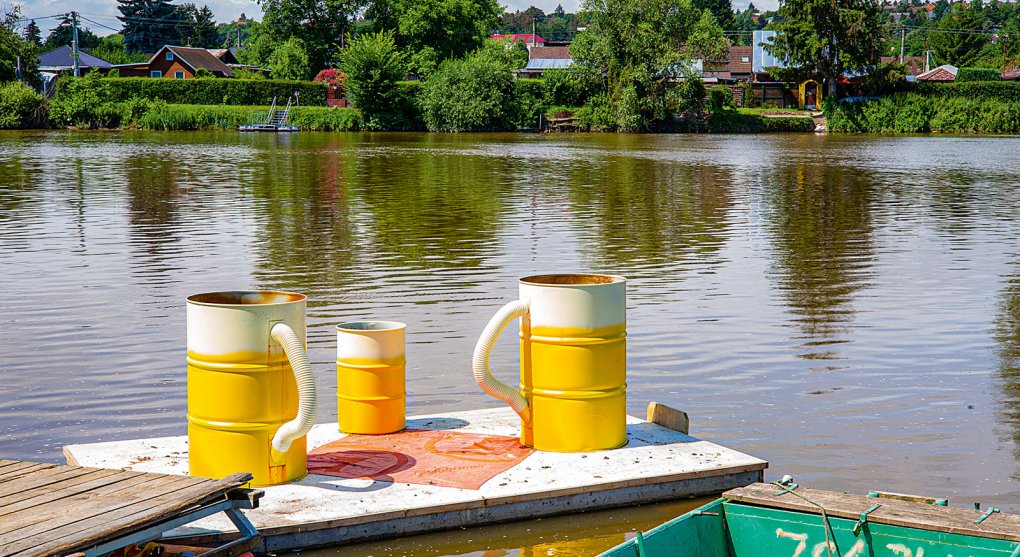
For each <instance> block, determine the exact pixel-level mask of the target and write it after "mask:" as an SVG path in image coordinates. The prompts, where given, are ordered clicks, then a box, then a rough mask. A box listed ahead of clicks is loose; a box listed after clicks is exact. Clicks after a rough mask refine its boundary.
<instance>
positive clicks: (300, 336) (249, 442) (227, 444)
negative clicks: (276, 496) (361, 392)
mask: <svg viewBox="0 0 1020 557" xmlns="http://www.w3.org/2000/svg"><path fill="white" fill-rule="evenodd" d="M315 405H316V398H315V378H314V376H313V375H312V370H311V366H310V365H309V363H308V356H307V355H306V353H305V296H304V295H302V294H295V293H293V292H276V291H261V292H210V293H207V294H196V295H194V296H191V297H189V298H188V442H189V445H190V447H189V456H188V464H189V468H190V471H191V475H193V476H203V477H209V478H222V477H224V476H227V475H229V474H233V473H235V472H251V474H252V475H253V476H254V479H253V480H252V482H251V484H252V485H253V486H267V485H275V484H280V483H285V482H289V481H292V480H296V479H299V478H301V477H303V476H304V475H305V474H306V473H307V469H306V461H305V458H306V444H305V434H307V433H308V431H309V430H310V429H311V428H312V425H314V424H315Z"/></svg>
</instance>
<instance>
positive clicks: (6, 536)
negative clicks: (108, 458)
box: [0, 460, 261, 557]
mask: <svg viewBox="0 0 1020 557" xmlns="http://www.w3.org/2000/svg"><path fill="white" fill-rule="evenodd" d="M250 480H251V475H249V474H235V475H233V476H230V477H228V478H224V479H222V480H209V479H205V478H191V477H184V476H172V475H167V474H155V473H151V472H148V473H147V472H132V471H125V470H109V469H101V468H87V467H82V466H59V465H56V464H46V463H40V462H24V461H17V460H0V557H42V556H48V555H71V554H76V555H82V556H84V557H93V556H98V555H104V554H106V553H109V552H112V551H115V550H117V549H119V548H121V547H124V546H126V545H128V544H133V543H138V544H142V545H144V544H145V542H147V541H149V540H153V539H156V538H158V537H159V536H160V535H161V534H162V533H163V532H164V531H166V530H170V529H172V528H174V527H177V526H179V525H181V524H186V523H188V522H190V521H191V520H196V519H199V518H204V517H206V516H210V515H212V514H218V513H220V512H226V513H227V515H228V516H229V517H230V520H231V521H237V522H236V523H237V524H238V527H239V528H240V529H241V530H247V531H246V532H245V534H246V535H245V536H243V537H242V538H241V539H240V542H238V543H232V544H231V545H230V547H224V548H221V549H222V550H223V551H222V552H220V553H218V554H219V555H230V554H232V553H231V552H241V551H247V550H248V549H250V548H251V547H253V546H254V545H255V544H256V543H257V533H256V532H254V530H253V529H252V528H251V524H250V523H249V522H247V520H246V519H245V518H244V516H243V515H240V513H239V512H238V510H237V509H238V508H251V507H252V506H256V501H257V499H258V497H259V496H260V495H261V492H257V491H252V490H246V489H240V488H241V486H243V485H244V484H246V483H247V482H249V481H250ZM242 499H243V500H242ZM233 537H234V538H237V537H238V534H236V533H235V534H234V536H233ZM234 554H236V553H234Z"/></svg>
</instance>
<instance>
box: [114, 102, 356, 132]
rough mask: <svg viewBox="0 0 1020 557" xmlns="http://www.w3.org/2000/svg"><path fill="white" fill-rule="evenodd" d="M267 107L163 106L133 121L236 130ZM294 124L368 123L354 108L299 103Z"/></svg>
mask: <svg viewBox="0 0 1020 557" xmlns="http://www.w3.org/2000/svg"><path fill="white" fill-rule="evenodd" d="M268 110H269V107H267V106H208V105H190V104H171V105H160V106H155V107H153V108H151V109H150V110H148V111H146V112H145V113H144V114H141V115H140V116H139V117H138V118H137V119H136V120H135V121H134V122H132V123H133V124H134V125H137V126H138V127H139V128H141V129H146V130H173V131H180V130H236V129H237V127H238V126H242V125H245V124H249V123H251V121H252V117H253V115H254V116H257V115H259V114H261V115H265V114H266V112H267V111H268ZM290 123H291V125H294V126H297V127H298V128H299V129H301V130H310V131H337V132H339V131H343V132H346V131H358V130H361V129H364V127H365V123H364V120H363V119H362V117H361V112H360V111H358V110H357V109H354V108H324V107H318V106H299V107H294V108H292V109H291V113H290Z"/></svg>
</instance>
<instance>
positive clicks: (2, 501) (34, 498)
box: [0, 469, 146, 524]
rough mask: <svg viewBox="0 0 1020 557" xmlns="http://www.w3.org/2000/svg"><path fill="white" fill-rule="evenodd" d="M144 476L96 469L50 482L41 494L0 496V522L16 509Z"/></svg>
mask: <svg viewBox="0 0 1020 557" xmlns="http://www.w3.org/2000/svg"><path fill="white" fill-rule="evenodd" d="M144 476H145V473H143V472H125V471H123V470H98V469H97V470H96V472H94V473H92V474H89V475H87V476H77V477H75V478H71V479H68V480H64V481H63V482H58V483H56V484H52V485H50V486H48V487H51V488H52V490H51V491H47V492H45V493H42V494H37V495H30V494H31V493H32V492H31V491H28V492H24V493H15V494H13V495H10V496H8V497H3V498H0V524H2V523H3V521H4V520H5V519H4V517H5V516H7V515H10V514H12V513H15V512H17V511H21V510H25V509H29V508H32V507H38V506H40V505H45V504H47V503H52V502H54V501H58V500H60V499H67V498H70V497H73V496H75V495H79V494H81V493H85V492H88V491H99V492H101V490H102V489H103V488H107V489H109V486H110V485H111V484H124V483H125V482H131V483H130V484H129V485H133V484H135V483H140V482H141V481H143V480H145V479H146V478H144ZM118 487H121V486H118ZM26 494H29V496H27V497H26Z"/></svg>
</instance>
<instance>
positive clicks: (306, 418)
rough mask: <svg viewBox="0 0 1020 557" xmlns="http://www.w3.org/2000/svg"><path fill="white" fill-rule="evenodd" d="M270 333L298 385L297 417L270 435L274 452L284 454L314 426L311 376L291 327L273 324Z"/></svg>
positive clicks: (308, 365)
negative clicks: (284, 355) (283, 353)
mask: <svg viewBox="0 0 1020 557" xmlns="http://www.w3.org/2000/svg"><path fill="white" fill-rule="evenodd" d="M269 334H270V336H271V337H272V338H273V340H274V341H276V342H277V343H279V344H280V346H282V347H283V351H284V352H285V353H286V354H287V360H289V361H290V367H291V369H292V370H293V371H294V379H295V380H296V381H297V388H298V413H297V416H296V417H295V418H294V419H293V420H291V421H289V422H287V423H285V424H283V425H282V426H280V429H278V430H276V435H274V436H273V448H274V449H276V450H277V451H278V452H281V453H285V452H287V450H288V449H290V445H291V443H293V442H294V441H296V440H297V439H300V438H301V436H303V435H306V434H307V433H308V432H309V431H310V430H311V429H312V426H313V425H315V408H316V402H317V399H316V395H315V375H313V374H312V365H311V364H310V363H308V354H307V353H306V352H305V346H304V343H302V342H301V339H299V338H298V336H297V334H296V333H295V332H294V329H291V328H290V327H289V326H287V325H284V324H283V323H277V324H276V325H273V329H272V331H270V333H269Z"/></svg>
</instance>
